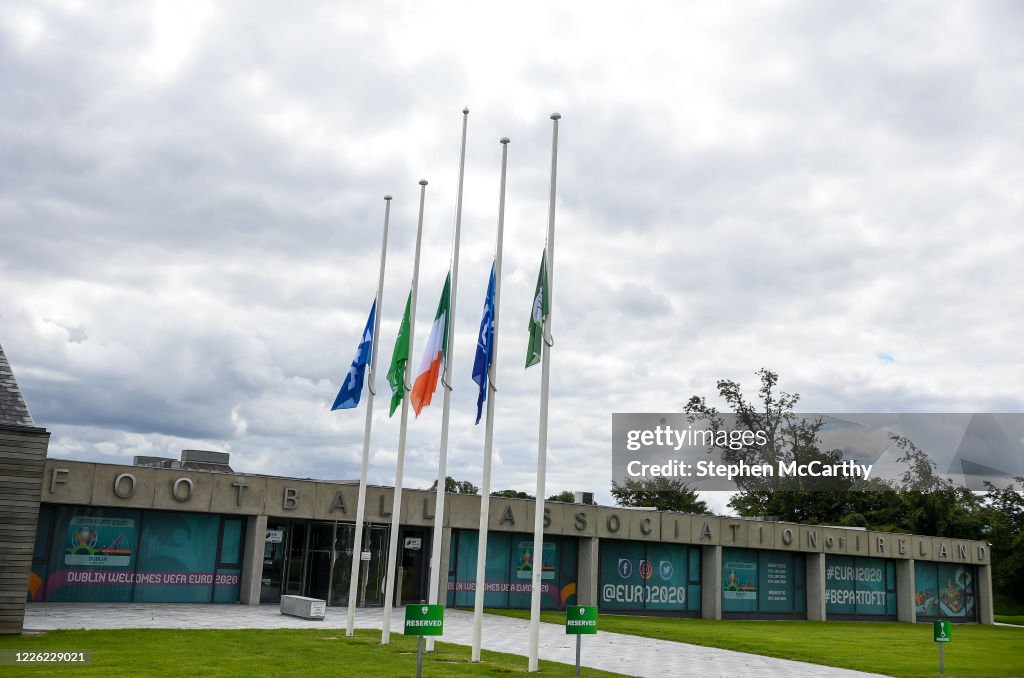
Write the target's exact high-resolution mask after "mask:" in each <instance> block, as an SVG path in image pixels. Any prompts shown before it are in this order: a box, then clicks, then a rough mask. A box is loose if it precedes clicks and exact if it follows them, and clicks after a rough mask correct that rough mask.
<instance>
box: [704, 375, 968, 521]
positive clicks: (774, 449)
mask: <svg viewBox="0 0 1024 678" xmlns="http://www.w3.org/2000/svg"><path fill="white" fill-rule="evenodd" d="M756 374H757V375H758V377H759V379H760V382H761V385H760V388H759V389H758V397H757V401H756V404H755V403H754V402H753V401H748V400H747V399H746V398H745V397H744V395H743V391H742V389H741V387H740V384H739V383H737V382H735V381H732V380H729V379H722V380H719V381H718V383H717V387H718V395H719V397H720V398H721V399H722V400H723V401H725V404H726V405H727V406H728V407H729V409H730V410H732V411H733V412H735V413H736V424H737V427H738V428H746V429H747V430H751V431H756V430H760V431H764V432H765V433H766V437H767V443H766V444H764V445H760V446H758V445H748V446H745V447H743V448H742V449H740V450H733V449H730V448H726V447H719V449H721V450H722V456H723V458H724V459H725V460H726V462H727V463H735V462H736V461H739V460H743V461H745V462H747V463H748V464H752V465H753V464H765V463H767V464H770V465H772V466H775V465H776V463H777V462H779V461H784V462H790V461H796V462H797V463H800V464H803V463H808V462H809V461H811V460H815V459H817V460H820V461H822V462H826V463H831V462H832V461H833V460H835V459H837V458H838V457H837V456H835V454H836V453H834V452H828V451H823V450H821V449H820V447H819V443H820V441H819V435H818V434H819V432H820V431H821V428H822V426H823V421H822V420H821V419H820V418H819V419H813V420H809V419H806V418H798V417H797V416H796V415H795V414H794V413H793V408H794V407H795V406H796V404H797V403H798V402H799V400H800V395H799V394H797V393H788V392H786V391H782V390H781V389H779V387H778V385H779V376H778V374H776V373H775V372H772V371H771V370H768V369H765V368H762V369H760V370H758V371H757V373H756ZM685 412H686V413H687V415H689V418H690V421H697V420H702V421H704V422H706V423H707V425H708V427H709V428H711V429H712V430H714V431H719V430H722V429H723V427H724V426H725V422H724V419H723V417H722V415H721V414H720V413H719V411H718V410H717V409H716V408H715V407H713V406H710V405H708V403H707V401H706V400H705V399H704V398H703V397H700V396H693V397H691V398H690V400H689V401H687V403H686V406H685ZM891 440H892V442H893V443H894V444H895V445H896V447H898V448H899V449H901V450H902V451H903V454H902V456H900V457H899V461H900V462H901V463H903V464H904V465H905V466H906V467H907V470H906V471H905V472H904V473H903V475H902V476H901V477H900V479H899V481H898V482H885V481H883V480H881V479H878V478H872V479H870V480H868V481H864V480H849V479H845V478H842V477H837V478H832V479H831V480H829V482H828V483H827V484H824V485H823V484H822V483H821V482H820V479H818V480H817V481H816V482H815V486H814V488H813V489H812V488H811V486H810V485H808V483H807V482H806V481H804V480H803V479H801V478H779V477H777V476H774V477H770V478H756V477H754V478H750V477H744V478H741V479H738V480H737V482H736V484H737V486H738V487H739V492H738V493H736V494H735V495H734V496H733V497H732V499H730V501H729V506H731V507H732V508H733V509H735V510H736V512H737V513H739V514H740V515H741V516H761V517H772V518H775V519H777V520H783V521H792V522H799V523H813V524H827V525H843V526H850V527H869V528H871V529H874V530H880V531H893V532H912V533H914V534H926V535H935V536H941V537H957V538H962V539H979V538H980V537H981V535H982V532H983V530H984V524H985V521H984V519H983V517H982V516H981V514H980V508H981V499H980V498H979V497H978V496H977V495H975V494H974V493H972V492H970V491H969V490H967V489H966V488H962V487H957V486H954V485H953V484H952V483H951V482H949V481H948V480H945V479H944V478H941V477H940V476H938V475H936V473H935V464H934V462H932V461H931V460H930V459H929V458H928V456H927V455H926V454H925V453H924V451H922V450H921V449H919V448H918V447H917V446H916V445H914V443H913V441H911V440H909V439H908V438H906V437H904V436H892V437H891ZM823 490H824V491H823Z"/></svg>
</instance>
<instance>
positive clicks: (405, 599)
mask: <svg viewBox="0 0 1024 678" xmlns="http://www.w3.org/2000/svg"><path fill="white" fill-rule="evenodd" d="M426 532H427V531H426V530H424V529H423V528H416V527H407V528H403V529H401V530H400V531H399V533H398V553H399V560H398V564H399V566H401V568H402V571H401V574H400V576H399V577H398V579H397V583H398V585H399V586H400V587H401V595H399V593H398V591H395V600H397V601H398V602H399V604H406V603H425V602H427V594H426V591H427V585H428V578H429V567H428V566H427V564H428V563H429V562H430V544H429V539H427V535H426Z"/></svg>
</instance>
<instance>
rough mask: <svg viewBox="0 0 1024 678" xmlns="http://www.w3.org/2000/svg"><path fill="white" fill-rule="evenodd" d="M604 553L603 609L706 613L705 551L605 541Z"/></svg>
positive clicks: (601, 576) (600, 596)
mask: <svg viewBox="0 0 1024 678" xmlns="http://www.w3.org/2000/svg"><path fill="white" fill-rule="evenodd" d="M600 553H601V557H600V565H599V570H598V572H599V584H598V587H597V595H598V606H599V607H600V608H601V610H603V611H612V610H615V611H632V612H656V613H667V614H676V615H679V616H695V615H697V614H699V613H700V595H701V585H700V547H694V546H686V545H683V544H665V543H648V542H640V541H618V540H613V539H602V540H601V545H600Z"/></svg>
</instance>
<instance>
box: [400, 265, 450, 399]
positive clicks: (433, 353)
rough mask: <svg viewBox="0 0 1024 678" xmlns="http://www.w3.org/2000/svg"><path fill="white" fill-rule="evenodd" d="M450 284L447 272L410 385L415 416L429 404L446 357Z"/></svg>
mask: <svg viewBox="0 0 1024 678" xmlns="http://www.w3.org/2000/svg"><path fill="white" fill-rule="evenodd" d="M451 284H452V274H451V273H449V274H448V277H447V278H445V279H444V289H443V290H442V291H441V301H440V302H438V304H437V313H436V314H435V315H434V324H433V325H432V326H431V327H430V338H429V339H427V348H426V350H425V351H423V360H421V361H420V368H419V370H417V371H416V381H415V383H413V385H412V394H411V395H410V400H409V402H411V403H412V408H413V409H414V410H416V416H419V414H420V411H421V410H422V409H423V408H424V407H426V406H427V405H429V404H430V399H431V398H432V397H433V396H434V391H435V390H437V378H438V376H440V374H441V371H442V370H444V364H445V361H446V360H447V359H448V323H449V322H450V318H451V313H450V311H449V308H450V302H451Z"/></svg>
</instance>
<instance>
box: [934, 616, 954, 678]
mask: <svg viewBox="0 0 1024 678" xmlns="http://www.w3.org/2000/svg"><path fill="white" fill-rule="evenodd" d="M932 638H933V640H934V641H935V642H936V643H938V644H939V673H943V670H944V668H945V667H944V666H943V656H942V648H943V646H944V645H945V644H946V643H950V642H952V641H953V624H952V623H951V622H948V621H942V620H941V619H940V620H938V621H936V622H935V623H934V624H933V625H932Z"/></svg>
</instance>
